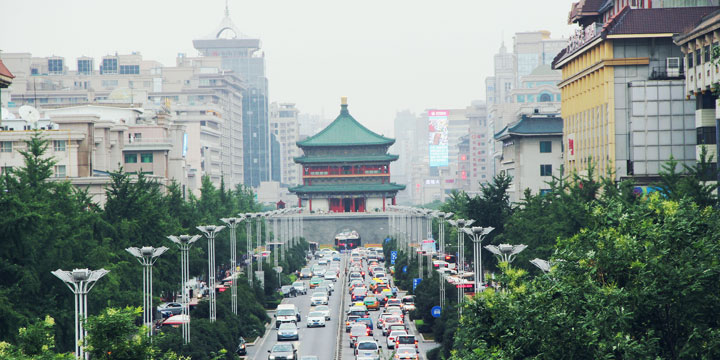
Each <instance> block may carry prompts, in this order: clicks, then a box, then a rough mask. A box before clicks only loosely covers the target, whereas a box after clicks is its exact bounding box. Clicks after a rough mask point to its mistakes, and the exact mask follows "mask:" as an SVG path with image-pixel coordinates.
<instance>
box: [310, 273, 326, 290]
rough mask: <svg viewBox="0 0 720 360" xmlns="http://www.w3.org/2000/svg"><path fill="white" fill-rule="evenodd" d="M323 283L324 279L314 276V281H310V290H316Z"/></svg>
mask: <svg viewBox="0 0 720 360" xmlns="http://www.w3.org/2000/svg"><path fill="white" fill-rule="evenodd" d="M322 281H323V279H322V278H321V277H319V276H313V278H312V279H310V288H311V289H314V288H316V287H318V286H319V285H320V283H321V282H322Z"/></svg>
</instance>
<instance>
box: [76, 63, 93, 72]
mask: <svg viewBox="0 0 720 360" xmlns="http://www.w3.org/2000/svg"><path fill="white" fill-rule="evenodd" d="M77 65H78V74H85V75H90V74H92V60H78V61H77Z"/></svg>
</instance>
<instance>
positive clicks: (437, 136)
mask: <svg viewBox="0 0 720 360" xmlns="http://www.w3.org/2000/svg"><path fill="white" fill-rule="evenodd" d="M449 114H450V112H449V111H448V110H429V111H428V135H429V137H428V147H429V150H430V166H448V128H447V127H448V115H449Z"/></svg>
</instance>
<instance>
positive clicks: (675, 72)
mask: <svg viewBox="0 0 720 360" xmlns="http://www.w3.org/2000/svg"><path fill="white" fill-rule="evenodd" d="M665 64H666V66H665V70H666V71H667V76H668V77H678V76H680V58H679V57H671V58H667V59H665Z"/></svg>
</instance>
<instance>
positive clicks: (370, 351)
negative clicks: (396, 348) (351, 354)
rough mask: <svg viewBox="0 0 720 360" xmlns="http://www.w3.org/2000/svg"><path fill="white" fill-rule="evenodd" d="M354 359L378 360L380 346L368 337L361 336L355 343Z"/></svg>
mask: <svg viewBox="0 0 720 360" xmlns="http://www.w3.org/2000/svg"><path fill="white" fill-rule="evenodd" d="M355 359H357V360H359V359H372V360H380V345H378V343H377V341H375V339H373V338H372V337H369V336H362V337H360V338H358V339H357V342H356V343H355Z"/></svg>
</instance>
